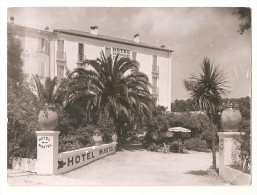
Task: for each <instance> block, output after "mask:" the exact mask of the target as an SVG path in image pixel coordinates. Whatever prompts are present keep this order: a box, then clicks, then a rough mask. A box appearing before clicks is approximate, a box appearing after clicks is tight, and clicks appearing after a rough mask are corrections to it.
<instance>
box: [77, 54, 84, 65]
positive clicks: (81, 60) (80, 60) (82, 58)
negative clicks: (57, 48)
mask: <svg viewBox="0 0 257 195" xmlns="http://www.w3.org/2000/svg"><path fill="white" fill-rule="evenodd" d="M85 59H86V56H84V55H83V54H78V63H82V62H84V60H85Z"/></svg>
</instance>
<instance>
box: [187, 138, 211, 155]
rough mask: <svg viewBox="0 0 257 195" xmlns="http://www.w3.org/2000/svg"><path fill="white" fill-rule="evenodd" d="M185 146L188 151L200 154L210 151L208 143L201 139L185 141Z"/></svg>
mask: <svg viewBox="0 0 257 195" xmlns="http://www.w3.org/2000/svg"><path fill="white" fill-rule="evenodd" d="M184 144H185V146H186V149H188V150H194V151H198V152H206V151H209V150H208V145H207V143H206V141H205V140H202V139H200V138H190V139H188V140H185V141H184Z"/></svg>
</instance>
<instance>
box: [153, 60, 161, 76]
mask: <svg viewBox="0 0 257 195" xmlns="http://www.w3.org/2000/svg"><path fill="white" fill-rule="evenodd" d="M152 72H153V73H155V76H156V74H158V73H159V67H158V66H157V56H156V55H153V65H152Z"/></svg>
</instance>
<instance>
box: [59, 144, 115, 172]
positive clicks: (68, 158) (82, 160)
mask: <svg viewBox="0 0 257 195" xmlns="http://www.w3.org/2000/svg"><path fill="white" fill-rule="evenodd" d="M116 145H117V142H113V143H110V144H103V145H100V146H92V147H88V148H82V149H79V150H73V151H68V152H62V153H60V154H59V157H58V167H57V171H56V173H57V174H60V173H65V172H68V171H71V170H74V169H76V168H79V167H81V166H84V165H86V164H88V163H91V162H92V161H95V160H98V159H100V158H103V157H105V156H107V155H110V154H113V153H115V152H116Z"/></svg>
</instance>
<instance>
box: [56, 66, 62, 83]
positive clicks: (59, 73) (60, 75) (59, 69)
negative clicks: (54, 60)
mask: <svg viewBox="0 0 257 195" xmlns="http://www.w3.org/2000/svg"><path fill="white" fill-rule="evenodd" d="M63 76H64V66H61V65H58V66H57V79H58V81H60V80H62V79H63Z"/></svg>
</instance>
